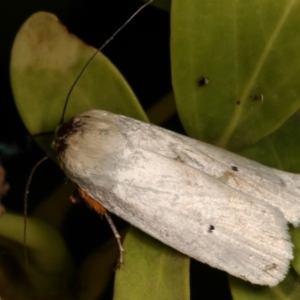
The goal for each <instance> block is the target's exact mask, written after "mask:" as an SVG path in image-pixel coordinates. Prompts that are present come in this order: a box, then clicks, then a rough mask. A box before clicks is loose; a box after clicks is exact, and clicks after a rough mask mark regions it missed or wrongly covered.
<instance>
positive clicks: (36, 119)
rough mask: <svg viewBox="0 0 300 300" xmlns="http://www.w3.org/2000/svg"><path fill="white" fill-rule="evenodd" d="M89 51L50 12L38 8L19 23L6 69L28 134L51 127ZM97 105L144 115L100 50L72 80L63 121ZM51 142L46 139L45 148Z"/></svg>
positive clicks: (91, 52) (140, 115) (141, 116)
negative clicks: (81, 72) (76, 81)
mask: <svg viewBox="0 0 300 300" xmlns="http://www.w3.org/2000/svg"><path fill="white" fill-rule="evenodd" d="M93 53H95V49H94V48H92V47H89V46H87V45H86V44H84V43H83V42H82V41H80V40H79V39H77V38H76V37H75V36H74V35H72V34H69V33H68V31H67V30H66V28H65V27H64V26H63V25H62V24H61V23H60V22H59V20H58V19H57V17H56V16H54V15H52V14H49V13H43V12H41V13H36V14H34V15H32V16H31V17H30V18H29V19H28V20H27V21H26V22H25V23H24V24H23V26H22V27H21V29H20V30H19V32H18V35H17V36H16V38H15V41H14V45H13V49H12V53H11V67H10V73H11V85H12V89H13V94H14V98H15V102H16V105H17V108H18V110H19V113H20V115H21V117H22V119H23V122H24V124H25V125H26V127H27V128H28V130H29V132H30V133H31V134H37V133H41V132H48V131H54V129H55V128H56V127H57V125H58V124H59V120H60V118H61V115H62V109H63V106H64V103H65V100H66V97H67V94H68V92H69V90H70V88H71V85H72V84H73V83H74V81H75V79H76V77H77V76H78V74H79V72H80V71H81V70H82V68H83V67H84V65H85V64H86V62H87V61H88V59H89V58H90V57H91V56H92V55H93ZM97 108H98V109H104V110H109V111H112V112H116V113H122V114H125V115H128V116H131V117H133V118H136V119H140V120H147V117H146V115H145V114H144V112H143V110H142V109H141V107H140V105H139V103H138V101H137V99H136V97H135V95H134V94H133V92H132V90H131V89H130V87H129V86H128V84H127V83H126V81H125V80H124V78H123V77H122V75H121V74H120V73H119V71H118V70H117V69H116V68H115V67H114V66H113V65H112V64H111V62H110V61H109V60H108V59H107V58H106V57H105V56H104V55H103V54H101V53H99V54H98V55H97V56H96V57H95V59H94V60H93V62H92V63H91V64H90V65H89V67H88V68H87V69H86V71H85V72H84V73H83V75H82V77H81V78H80V80H79V81H78V83H77V84H76V87H75V89H74V91H73V92H72V94H71V97H70V103H69V105H68V108H67V111H66V116H65V120H67V119H69V118H70V117H72V116H74V115H76V114H78V113H80V112H83V111H86V110H89V109H97ZM46 145H47V146H46ZM49 145H50V140H49V139H47V140H46V141H45V142H44V147H45V148H46V149H49Z"/></svg>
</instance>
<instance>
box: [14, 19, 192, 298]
mask: <svg viewBox="0 0 300 300" xmlns="http://www.w3.org/2000/svg"><path fill="white" fill-rule="evenodd" d="M94 51H95V49H93V48H91V47H89V46H87V45H85V44H84V43H83V42H81V41H79V40H78V39H77V38H76V37H74V36H73V35H70V34H68V32H67V31H66V29H65V28H64V27H63V26H62V25H61V24H60V23H59V21H58V20H57V18H56V17H55V16H53V15H51V14H48V13H37V14H35V15H33V16H32V17H31V18H30V19H28V20H27V21H26V22H25V24H24V25H23V26H22V28H21V29H20V31H19V33H18V35H17V37H16V40H15V42H14V46H13V50H12V56H11V82H12V88H13V93H14V97H15V100H16V104H17V107H18V110H19V112H20V114H21V116H22V119H23V121H24V123H25V125H26V126H27V128H28V130H29V131H30V132H31V133H32V134H36V133H39V132H45V131H46V132H47V131H50V130H54V129H55V127H56V126H57V125H58V123H59V120H60V117H61V113H62V108H63V105H64V101H65V99H66V95H67V93H68V91H69V89H70V87H71V85H72V83H73V82H74V80H75V78H76V77H77V75H78V74H79V72H80V71H81V70H82V68H83V66H84V65H85V63H86V62H87V61H88V59H89V58H90V57H91V56H92V54H93V53H94ZM97 108H98V109H105V110H109V111H112V112H116V113H122V114H125V115H128V116H130V117H133V118H136V119H140V120H144V121H147V117H146V116H145V114H144V112H143V111H142V109H141V107H140V105H139V103H138V101H137V99H136V97H135V96H134V94H133V92H132V91H131V89H130V87H129V86H128V84H127V83H126V81H125V80H124V78H123V77H122V76H121V74H120V73H119V72H118V71H117V70H116V68H115V67H114V66H113V65H112V64H111V63H110V62H109V61H108V59H107V58H106V57H104V56H103V55H102V54H98V55H97V56H96V58H95V59H94V60H93V61H92V63H91V64H90V65H89V67H88V68H87V69H86V71H85V72H84V74H83V76H82V77H81V78H80V80H79V82H78V83H77V84H76V87H75V89H74V91H73V93H72V94H71V97H70V103H69V105H68V109H67V113H66V119H68V118H70V117H71V116H73V115H74V114H77V113H80V112H82V111H85V110H88V109H97ZM50 142H51V139H44V140H43V141H42V145H43V147H44V148H45V149H49V145H50ZM47 215H49V214H47ZM60 221H61V220H60V218H59V220H57V221H56V223H59V222H60ZM130 237H131V235H128V238H129V239H130V241H131V242H130V243H127V242H126V240H125V251H126V254H127V257H128V261H127V257H125V263H126V266H128V267H129V266H130V264H131V259H130V255H131V254H130V253H132V252H133V253H134V254H135V263H136V264H139V266H141V270H143V272H145V273H147V274H148V275H149V278H155V276H156V274H157V272H158V271H159V272H160V276H161V277H160V281H159V283H160V284H159V285H157V286H156V289H155V290H153V291H150V290H149V283H147V282H146V281H140V273H139V272H131V273H130V274H127V280H129V281H130V282H136V283H138V284H136V285H135V286H134V287H132V288H131V290H130V291H128V297H129V298H130V299H134V298H133V297H131V296H130V295H131V294H133V295H134V294H136V290H139V291H142V290H148V291H149V297H150V298H151V299H155V297H151V294H150V292H153V294H154V295H159V294H161V295H163V294H165V293H166V291H165V289H166V287H172V288H171V289H174V290H176V288H179V286H180V288H182V289H184V293H185V294H187V295H188V288H189V285H188V284H186V282H188V279H189V270H188V267H186V266H187V265H188V259H187V258H186V257H185V256H183V255H182V254H179V253H177V252H176V251H174V250H170V249H169V248H168V247H167V246H165V245H163V244H161V243H158V242H157V241H155V240H153V239H151V238H148V237H147V236H146V235H143V234H142V233H139V235H138V237H139V238H138V239H136V240H135V242H133V239H131V238H130ZM139 239H141V240H142V242H141V241H139ZM141 243H143V245H144V247H143V248H142V249H139V245H140V244H141ZM135 244H137V246H135ZM153 249H155V251H156V253H157V254H158V255H156V256H154V255H152V256H151V253H152V252H153ZM139 250H142V251H141V252H139ZM148 252H149V253H150V254H149V257H151V260H148V262H147V264H145V256H146V257H147V256H148ZM170 252H171V253H172V255H170ZM144 255H145V256H144ZM174 261H175V263H176V264H175V266H182V265H183V266H185V267H180V268H176V272H177V274H176V277H174V276H173V274H169V272H173V270H174V269H173V267H172V266H173V263H174ZM175 266H174V267H175ZM162 269H163V270H162ZM120 273H121V272H120ZM151 274H152V275H151ZM99 280H101V279H99ZM95 282H96V281H95ZM179 283H180V284H181V285H179ZM124 284H125V283H123V282H122V281H118V283H116V285H115V289H116V290H119V291H120V290H122V289H126V287H123V285H124ZM183 284H184V285H183ZM91 288H92V287H91ZM168 293H169V295H173V296H174V295H175V294H172V293H170V292H168ZM81 297H83V298H84V294H81ZM150 298H149V299H150ZM172 299H174V297H173V298H172ZM181 299H185V298H181Z"/></svg>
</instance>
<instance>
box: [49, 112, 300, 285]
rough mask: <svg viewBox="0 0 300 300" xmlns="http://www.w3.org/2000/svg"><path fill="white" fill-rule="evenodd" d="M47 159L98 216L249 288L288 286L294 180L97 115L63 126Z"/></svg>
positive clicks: (296, 194) (297, 195)
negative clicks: (124, 225) (118, 221)
mask: <svg viewBox="0 0 300 300" xmlns="http://www.w3.org/2000/svg"><path fill="white" fill-rule="evenodd" d="M52 149H53V150H54V151H55V152H56V155H57V159H58V162H59V164H60V167H61V168H62V170H63V171H64V172H65V174H66V175H67V176H68V178H70V179H71V180H72V181H73V182H75V183H76V184H77V185H78V187H79V188H80V189H81V190H82V191H84V193H85V194H87V195H88V197H89V198H90V201H95V203H94V206H95V207H99V205H100V207H104V209H103V213H104V212H105V211H106V209H107V210H108V211H109V212H111V213H113V214H116V215H117V216H119V217H121V218H123V219H124V220H126V221H128V222H129V223H130V224H132V225H133V226H136V227H137V228H139V229H141V230H142V231H144V232H146V233H147V234H149V235H151V236H152V237H154V238H156V239H158V240H160V241H161V242H163V243H165V244H167V245H169V246H171V247H172V248H174V249H177V250H178V251H180V252H182V253H184V254H186V255H188V256H190V257H193V258H195V259H196V260H199V261H201V262H203V263H207V264H209V265H210V266H212V267H215V268H218V269H221V270H224V271H226V272H228V273H230V274H232V275H234V276H236V277H239V278H242V279H244V280H247V281H250V282H252V283H255V284H260V285H269V286H275V285H277V284H278V283H279V282H280V281H281V280H283V278H284V277H285V275H286V273H287V271H288V268H289V262H290V260H291V259H292V258H293V252H292V248H293V247H292V243H291V242H290V237H289V234H288V231H287V229H288V228H287V223H288V222H289V223H292V224H293V225H295V226H297V225H298V224H299V221H300V185H299V182H300V175H297V174H292V173H287V172H283V171H279V170H276V169H273V168H269V167H266V166H263V165H261V164H259V163H256V162H254V161H252V160H249V159H246V158H244V157H241V156H239V155H236V154H234V153H231V152H228V151H226V150H223V149H221V148H218V147H215V146H212V145H209V144H206V143H203V142H200V141H198V140H194V139H192V138H189V137H186V136H183V135H180V134H177V133H174V132H172V131H168V130H166V129H163V128H160V127H157V126H154V125H151V124H147V123H143V122H141V121H137V120H134V119H132V118H128V117H126V116H122V115H116V114H113V113H110V112H107V111H101V110H91V111H88V112H85V113H82V114H80V115H77V116H75V117H73V118H72V119H70V120H69V121H67V122H65V123H64V124H62V125H60V126H59V127H58V128H57V129H56V133H55V137H54V140H53V142H52Z"/></svg>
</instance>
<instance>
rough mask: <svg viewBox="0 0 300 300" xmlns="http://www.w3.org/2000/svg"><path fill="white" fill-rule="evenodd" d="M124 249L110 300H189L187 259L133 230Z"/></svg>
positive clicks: (127, 237) (129, 233) (128, 235)
mask: <svg viewBox="0 0 300 300" xmlns="http://www.w3.org/2000/svg"><path fill="white" fill-rule="evenodd" d="M124 246H125V257H124V260H125V263H124V265H123V266H122V267H121V270H120V271H117V274H116V279H115V293H114V300H127V299H128V300H140V299H143V300H148V299H149V300H155V299H157V300H161V299H164V300H174V299H180V300H185V299H186V300H188V299H190V295H189V276H187V274H188V273H189V261H190V260H189V258H188V257H186V256H185V255H183V254H180V253H179V252H177V251H176V250H173V249H172V248H169V247H167V246H163V247H162V244H161V243H160V242H159V241H157V240H154V239H153V238H151V237H150V236H147V235H145V234H143V233H142V232H141V231H139V230H138V229H136V228H134V227H131V229H130V231H129V232H128V234H127V236H126V240H125V243H124ZM126 249H128V250H126ZM132 274H134V276H132Z"/></svg>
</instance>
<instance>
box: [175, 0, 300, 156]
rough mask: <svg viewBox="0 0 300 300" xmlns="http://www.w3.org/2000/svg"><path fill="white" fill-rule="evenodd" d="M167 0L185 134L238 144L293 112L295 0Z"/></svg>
mask: <svg viewBox="0 0 300 300" xmlns="http://www.w3.org/2000/svg"><path fill="white" fill-rule="evenodd" d="M172 4H173V7H172V23H171V24H172V39H171V52H172V78H173V86H174V92H175V98H176V102H177V107H178V111H179V115H180V118H181V120H182V123H183V125H184V127H185V129H186V131H187V132H188V134H189V135H190V136H192V137H195V138H197V139H200V140H203V141H206V142H209V143H212V144H215V145H218V146H220V147H223V148H227V149H230V150H234V151H237V150H241V149H244V148H246V147H248V146H249V145H253V144H255V143H256V142H258V141H259V140H261V139H262V138H264V137H266V136H267V135H269V134H271V133H272V132H274V131H275V130H277V129H278V128H279V127H280V126H282V125H283V124H284V122H285V121H286V120H287V119H288V118H290V117H291V116H292V115H293V114H295V112H296V111H297V110H298V109H299V107H300V97H299V95H300V85H299V76H300V56H299V46H300V35H299V32H300V22H299V12H300V2H299V1H296V0H278V1H272V0H263V1H262V0H256V1H231V0H225V1H220V2H216V1H208V0H177V1H173V3H172ZM204 78H206V79H207V80H208V81H209V82H208V84H207V85H205V84H204V83H205V82H204ZM262 99H263V101H261V100H262Z"/></svg>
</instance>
